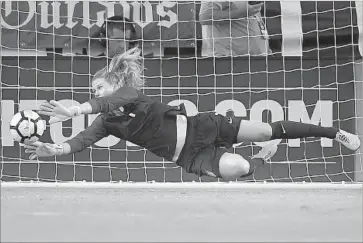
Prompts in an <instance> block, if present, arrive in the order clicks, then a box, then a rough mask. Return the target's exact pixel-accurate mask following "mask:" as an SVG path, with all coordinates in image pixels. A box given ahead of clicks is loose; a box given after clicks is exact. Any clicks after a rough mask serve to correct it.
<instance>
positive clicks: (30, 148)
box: [24, 116, 109, 159]
mask: <svg viewBox="0 0 363 243" xmlns="http://www.w3.org/2000/svg"><path fill="white" fill-rule="evenodd" d="M108 135H109V134H108V132H107V130H106V128H105V127H104V126H103V118H102V116H98V117H97V118H96V119H95V121H94V122H93V123H92V125H91V126H89V127H87V128H86V129H85V130H84V131H82V132H80V133H79V134H77V136H75V137H74V138H72V139H70V140H68V141H66V142H64V143H63V144H49V143H42V142H35V143H33V144H26V145H24V147H25V148H26V150H25V153H28V154H30V156H29V158H30V159H35V158H37V157H49V156H54V155H66V154H71V153H76V152H79V151H82V150H84V149H85V148H87V147H89V146H90V145H93V144H95V143H96V142H98V141H99V140H101V139H102V138H104V137H107V136H108Z"/></svg>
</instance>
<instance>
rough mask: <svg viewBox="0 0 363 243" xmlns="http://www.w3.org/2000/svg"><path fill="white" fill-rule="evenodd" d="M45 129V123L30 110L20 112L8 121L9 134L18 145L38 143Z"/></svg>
mask: <svg viewBox="0 0 363 243" xmlns="http://www.w3.org/2000/svg"><path fill="white" fill-rule="evenodd" d="M45 129H46V126H45V121H44V120H42V118H41V117H40V116H39V115H38V113H36V112H34V111H32V110H23V111H20V112H18V113H16V114H15V115H14V116H13V118H12V119H11V121H10V133H11V135H12V136H13V139H14V140H15V141H17V142H19V143H33V142H36V141H38V140H39V138H40V136H42V135H43V133H44V131H45Z"/></svg>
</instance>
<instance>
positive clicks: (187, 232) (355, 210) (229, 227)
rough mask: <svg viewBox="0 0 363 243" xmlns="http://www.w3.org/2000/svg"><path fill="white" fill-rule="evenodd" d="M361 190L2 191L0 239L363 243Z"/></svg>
mask: <svg viewBox="0 0 363 243" xmlns="http://www.w3.org/2000/svg"><path fill="white" fill-rule="evenodd" d="M362 194H363V193H362V189H307V190H305V189H303V190H297V189H236V188H233V189H195V188H194V189H193V188H189V189H182V188H175V189H137V188H134V189H132V188H124V189H122V188H108V189H107V188H103V189H102V188H98V189H97V188H21V187H20V188H7V187H6V188H5V187H2V188H1V241H2V242H10V241H15V242H20V241H26V242H31V241H36V242H40V241H46V242H52V241H57V242H65V241H72V242H77V241H88V242H90V241H97V242H100V241H103V242H106V241H107V242H111V241H118V242H120V241H128V242H130V241H138V242H140V241H149V242H152V241H153V242H161V241H204V242H212V241H224V242H226V241H229V242H231V241H250V242H251V241H268V242H276V241H279V242H281V241H290V242H291V241H298V242H308V241H311V242H319V241H320V242H332V241H336V242H362V241H363V236H362V235H363V233H362V229H363V223H362V215H363V212H362V211H363V210H362V197H363V195H362Z"/></svg>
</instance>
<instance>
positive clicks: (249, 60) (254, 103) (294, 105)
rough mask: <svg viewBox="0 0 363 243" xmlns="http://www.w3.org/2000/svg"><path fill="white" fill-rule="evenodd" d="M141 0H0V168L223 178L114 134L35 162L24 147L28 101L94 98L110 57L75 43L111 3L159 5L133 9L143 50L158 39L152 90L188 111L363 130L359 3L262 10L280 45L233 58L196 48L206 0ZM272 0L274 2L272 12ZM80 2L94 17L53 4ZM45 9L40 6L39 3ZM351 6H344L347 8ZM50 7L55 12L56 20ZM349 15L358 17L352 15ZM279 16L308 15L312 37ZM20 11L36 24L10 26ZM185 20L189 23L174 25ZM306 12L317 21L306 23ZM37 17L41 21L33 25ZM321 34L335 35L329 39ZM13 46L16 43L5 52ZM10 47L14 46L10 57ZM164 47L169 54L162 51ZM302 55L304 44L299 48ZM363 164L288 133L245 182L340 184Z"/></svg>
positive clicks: (246, 146)
mask: <svg viewBox="0 0 363 243" xmlns="http://www.w3.org/2000/svg"><path fill="white" fill-rule="evenodd" d="M139 3H140V2H137V3H134V4H133V3H127V4H126V3H124V4H123V6H121V5H120V4H115V3H112V4H113V5H112V4H111V5H112V6H111V5H110V4H109V5H107V4H106V5H105V4H103V5H102V4H98V3H97V2H92V3H90V5H89V6H88V10H87V5H84V4H85V3H84V2H82V3H80V2H78V3H77V4H74V5H72V4H70V2H54V3H53V5H50V4H49V2H45V1H44V2H30V1H28V3H27V2H23V3H22V4H20V3H19V4H14V3H4V2H0V5H1V9H0V11H1V13H0V14H1V20H2V21H1V23H0V24H1V25H0V37H1V36H2V37H3V38H0V40H1V42H0V43H1V48H2V49H1V50H2V53H1V54H2V55H1V58H0V59H1V60H0V74H1V78H0V85H1V96H0V97H1V111H0V127H1V130H0V133H1V138H0V166H1V167H0V170H1V181H2V182H4V184H5V182H14V181H21V182H30V181H33V182H70V183H73V184H74V185H83V184H82V183H81V184H78V182H83V181H84V182H94V183H106V184H107V183H108V184H110V185H111V184H113V183H116V184H117V185H120V184H123V183H119V182H141V183H143V184H140V185H144V184H145V182H147V183H146V184H147V185H149V184H148V183H150V182H160V183H169V182H184V183H189V182H193V181H194V182H196V183H198V182H209V183H215V182H218V181H219V180H217V179H213V178H208V177H198V176H196V175H192V174H188V173H186V172H185V171H183V170H182V169H181V168H180V167H178V166H177V165H176V164H175V163H172V162H170V161H165V160H163V159H161V158H159V157H157V156H155V155H153V154H152V153H150V152H148V151H146V150H145V149H143V148H141V147H139V146H137V145H135V144H132V143H130V142H127V141H122V140H120V139H118V138H115V137H112V136H110V137H108V138H105V139H103V140H101V141H99V142H97V143H96V144H95V145H94V146H91V147H89V148H87V149H85V150H84V151H82V152H80V153H76V154H73V155H66V156H57V157H51V158H42V159H39V160H34V161H30V160H29V159H28V155H27V154H25V152H24V148H22V147H20V146H19V145H18V144H17V143H15V142H14V141H13V140H12V138H11V135H10V132H9V129H8V124H9V121H10V119H11V117H12V116H13V115H14V114H15V113H16V112H18V111H19V110H23V109H35V108H36V106H37V105H38V104H39V103H41V102H42V101H44V100H51V99H55V100H59V101H60V102H61V103H62V104H64V105H71V104H74V102H75V103H77V102H78V103H82V102H85V101H88V100H89V99H90V98H92V93H91V90H90V81H91V79H92V75H94V74H95V72H96V71H97V70H99V69H100V68H102V67H104V66H105V65H107V58H105V57H94V56H90V55H89V54H87V53H86V54H85V53H81V54H77V55H76V54H74V53H73V54H71V55H70V54H69V50H72V47H73V46H72V45H76V43H78V41H79V40H80V39H86V40H88V41H90V39H89V37H88V36H89V34H90V32H91V30H93V29H92V28H91V27H90V25H91V24H95V25H96V24H97V23H98V24H99V23H102V21H101V20H100V19H97V17H99V16H101V15H102V13H101V12H102V11H104V13H107V14H109V13H110V11H111V10H113V11H116V12H117V11H120V9H123V10H124V9H127V8H129V10H130V11H131V10H132V11H134V10H135V9H137V8H138V7H140V8H142V9H144V10H145V9H148V8H149V9H151V12H150V13H151V14H150V15H147V16H144V17H145V18H146V17H147V18H146V19H142V18H141V19H137V17H135V16H134V15H131V16H133V17H134V18H135V19H134V20H135V22H136V25H137V26H138V30H139V31H140V30H143V32H142V33H143V34H142V40H143V42H144V44H145V45H144V46H143V48H147V46H148V45H149V48H151V49H153V50H155V49H159V51H158V52H157V53H158V55H155V56H144V57H143V62H144V64H145V67H146V70H145V73H144V75H145V78H146V80H147V86H146V87H145V88H144V89H143V92H144V93H145V94H147V95H149V96H150V97H152V98H153V99H156V100H158V101H160V102H163V103H165V104H170V105H178V104H180V103H181V102H183V103H184V104H185V106H186V109H187V113H188V115H195V114H197V113H198V112H217V113H220V114H226V113H227V111H228V110H230V109H232V110H233V111H234V113H235V115H236V116H239V117H243V118H244V119H248V120H258V121H265V122H267V121H277V120H290V121H301V122H307V123H312V124H317V125H318V124H320V125H322V126H332V125H333V126H336V127H338V128H342V129H345V130H347V131H350V132H354V133H357V134H358V135H359V136H360V137H361V138H362V134H363V131H362V128H363V127H362V118H363V113H362V111H363V105H362V100H363V85H362V63H361V61H358V60H357V59H358V58H356V57H357V56H359V53H357V54H356V50H357V49H358V46H359V44H360V43H357V42H356V39H357V38H356V37H357V33H358V31H359V26H358V25H357V21H356V19H357V14H356V10H355V9H356V8H355V6H354V5H353V4H352V2H349V3H336V4H335V3H333V4H331V6H330V5H328V7H329V6H330V9H325V10H326V11H325V10H324V11H322V10H321V8H319V6H318V4H316V3H312V4H310V3H304V4H305V5H304V6H303V5H301V9H298V8H299V4H294V8H297V9H295V10H296V11H293V14H298V16H294V18H288V16H287V18H282V15H283V14H284V15H288V14H289V11H288V10H289V9H286V8H283V12H282V13H280V14H277V15H276V16H270V15H269V14H266V16H267V17H266V18H265V19H264V20H265V21H266V22H267V27H268V31H269V34H270V38H271V42H270V43H271V48H272V50H273V51H274V55H271V56H257V57H256V56H251V55H246V56H243V57H233V58H229V57H223V58H217V57H205V56H201V55H200V54H199V53H200V52H199V51H200V50H199V49H195V47H198V48H199V45H200V42H201V38H202V28H201V26H200V25H199V22H198V19H197V18H196V15H197V9H198V8H197V7H196V6H197V3H196V2H192V3H191V2H187V3H186V2H175V3H174V2H173V3H168V4H169V5H167V4H166V3H163V4H164V5H160V4H161V3H159V5H158V4H154V5H153V4H151V3H150V2H148V1H145V2H143V5H138V4H139ZM269 4H270V3H268V2H266V9H267V10H268V9H269V6H268V5H269ZM274 4H276V3H274ZM358 5H359V4H358ZM73 7H74V9H73V10H74V11H73V13H74V14H75V13H79V14H83V16H86V15H85V14H84V13H85V12H82V11H85V9H86V10H87V11H89V13H90V15H89V16H88V17H89V18H90V19H89V21H90V22H87V19H85V18H86V17H85V18H83V19H76V18H75V19H72V18H59V19H57V18H56V16H54V15H52V12H50V10H52V11H53V10H54V11H58V10H59V11H65V12H60V13H61V14H60V15H59V16H67V15H66V13H67V11H70V12H72V11H71V10H72V8H73ZM35 10H36V11H38V12H39V14H35V12H31V11H35ZM47 10H48V12H47ZM106 10H107V11H109V12H107V11H106ZM267 10H266V11H267ZM78 11H80V12H78ZM92 11H93V12H92ZM105 11H106V12H105ZM163 11H164V12H163ZM31 13H33V14H31ZM53 13H54V12H53ZM135 13H137V11H136V12H133V14H135ZM141 13H142V11H141V12H140V14H141ZM164 13H165V15H164ZM166 13H167V14H166ZM326 13H329V14H330V15H329V16H327V15H326ZM353 13H354V14H353ZM27 14H28V15H27ZM341 14H346V15H344V16H343V17H344V18H342V15H341ZM43 15H44V16H47V17H48V15H50V16H52V17H53V18H49V19H48V18H45V17H44V16H43ZM29 16H31V17H29ZM57 16H58V15H57ZM59 16H58V17H59ZM70 16H73V15H70ZM303 16H304V18H303ZM139 17H140V16H139ZM175 17H177V18H176V19H175ZM285 17H286V16H285ZM320 17H321V18H323V17H324V19H325V20H326V19H331V20H332V21H331V22H321V23H320V24H319V25H318V24H317V23H315V22H314V21H316V20H317V19H319V18H320ZM37 18H39V19H37ZM348 18H349V19H354V21H347V19H348ZM281 19H282V20H283V21H288V20H289V19H293V22H294V24H302V25H303V26H302V27H301V26H300V28H299V33H300V34H301V36H300V37H301V38H302V39H303V40H304V42H300V41H290V40H288V38H287V37H286V36H284V34H286V33H290V34H291V33H293V32H294V31H293V29H291V26H290V27H289V23H284V24H280V26H279V21H280V20H281ZM20 20H22V21H25V20H27V21H29V23H28V24H27V25H24V26H21V28H19V30H18V29H15V28H11V26H15V25H19V23H17V22H16V21H20ZM175 20H178V21H179V22H175V23H174V22H173V21H175ZM333 20H334V21H333ZM336 20H339V21H341V22H337V21H336ZM343 20H344V21H343ZM14 21H15V22H14ZM47 21H48V22H47ZM304 21H308V23H310V24H307V25H305V24H306V22H304ZM276 23H277V25H276ZM312 23H313V24H312ZM35 24H39V26H37V28H35ZM73 25H74V26H73ZM281 25H282V26H281ZM71 26H73V27H72V28H74V29H72V28H71ZM85 26H86V27H85ZM87 26H88V27H87ZM172 26H173V28H174V29H173V28H171V27H172ZM271 26H272V27H271ZM276 26H277V27H276ZM77 28H78V29H77ZM314 28H315V29H314ZM319 28H322V29H319ZM282 29H283V31H282ZM78 30H79V31H80V32H77V31H78ZM300 30H301V31H302V30H305V32H301V31H300ZM361 33H362V32H361ZM144 34H145V36H144ZM4 35H5V38H4ZM315 35H316V36H315ZM291 36H292V35H289V36H288V37H291ZM300 37H299V38H300ZM45 40H46V41H45ZM282 40H284V42H283V43H282ZM314 40H315V42H316V41H317V40H318V41H317V43H315V44H314V45H312V46H304V45H303V44H309V41H314ZM320 40H325V41H326V42H327V43H328V44H327V45H323V44H321V43H320V42H319V41H320ZM347 40H349V41H348V42H347ZM359 40H360V41H361V38H360V39H359ZM339 41H342V43H340V42H339ZM276 43H277V44H276ZM278 43H280V44H281V43H282V44H283V45H289V44H288V43H295V44H296V45H301V46H299V49H294V48H290V47H291V46H288V47H289V48H288V47H287V46H286V47H285V48H284V50H285V52H286V53H288V54H286V53H284V51H283V50H282V49H281V46H278ZM46 44H48V45H49V44H50V45H51V47H53V49H51V50H50V51H49V52H48V56H47V53H46V52H44V50H45V49H44V48H45V47H46ZM62 45H63V47H65V48H62V49H67V51H64V52H63V51H59V50H55V49H54V47H57V48H61V47H62ZM290 45H291V44H290ZM168 48H169V49H168ZM173 48H174V49H173ZM175 48H176V49H177V50H178V51H177V52H171V51H170V50H174V51H175ZM186 48H187V49H188V48H189V49H190V48H192V49H193V50H194V51H193V52H187V54H185V53H184V54H183V53H182V51H181V50H185V49H186ZM4 49H9V50H11V52H5V51H4ZM287 50H289V51H287ZM297 50H298V51H297ZM6 53H7V54H8V56H4V54H6ZM9 53H11V55H10V54H9ZM29 53H33V55H29ZM62 53H67V54H65V55H62ZM161 53H164V56H159V54H161ZM168 53H169V54H168ZM292 53H298V54H294V55H296V56H294V55H293V54H292ZM285 54H286V55H285ZM300 54H301V56H300ZM72 100H74V101H72ZM72 102H73V103H72ZM94 119H95V115H86V116H80V117H77V118H74V119H72V120H71V121H67V122H63V123H62V124H54V125H51V126H49V127H48V129H47V131H46V133H45V135H44V136H43V137H42V138H41V140H42V141H44V142H51V143H62V142H64V141H66V140H67V139H69V138H71V137H74V136H75V135H76V134H77V133H79V132H80V131H82V130H83V129H85V128H86V127H88V126H89V125H90V124H91V123H92V121H93V120H94ZM262 145H263V143H243V144H239V145H236V146H235V147H233V148H232V149H231V151H232V152H235V153H239V154H241V155H243V156H251V155H253V154H256V153H257V151H258V150H259V149H260V147H261V146H262ZM362 173H363V159H362V150H361V151H358V152H357V153H354V152H351V151H348V150H347V149H346V148H344V147H342V146H340V145H339V144H337V143H336V142H334V141H333V140H329V139H317V138H309V139H290V140H281V141H280V143H279V149H278V152H277V153H276V155H275V156H274V158H273V160H272V161H271V162H270V163H267V164H266V165H265V166H264V167H263V168H261V169H260V170H259V171H257V172H256V173H255V174H254V175H252V176H250V177H248V178H246V179H244V180H243V181H245V182H255V183H257V184H258V183H261V184H258V185H265V184H264V182H280V183H293V184H294V185H300V184H301V185H305V184H304V182H305V183H306V182H314V183H322V182H326V183H331V184H332V185H333V184H334V185H335V183H341V182H344V183H352V182H356V181H362ZM241 181H242V180H241ZM73 184H72V185H73ZM130 184H133V183H130ZM151 184H153V183H151ZM199 184H203V183H199ZM7 185H9V184H7ZM14 185H18V184H16V183H15V184H14ZM29 185H34V184H32V183H29ZM68 185H71V184H68ZM100 185H101V184H100ZM188 185H189V184H188ZM191 185H194V184H191ZM210 185H212V184H210ZM218 185H219V184H218ZM227 185H228V184H227ZM317 185H318V184H317ZM339 185H340V184H339Z"/></svg>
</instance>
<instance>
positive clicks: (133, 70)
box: [92, 47, 145, 90]
mask: <svg viewBox="0 0 363 243" xmlns="http://www.w3.org/2000/svg"><path fill="white" fill-rule="evenodd" d="M140 53H141V51H140V49H139V48H137V47H135V48H132V49H130V50H128V51H126V52H124V53H121V54H117V55H115V56H114V57H113V58H112V60H111V62H110V64H109V65H108V66H106V67H104V68H102V69H101V70H99V71H98V72H97V73H96V74H95V76H94V77H93V79H92V80H95V79H98V78H104V79H105V80H106V81H107V82H109V83H111V84H115V85H117V86H118V87H123V86H129V87H133V88H135V89H138V90H139V89H141V88H142V87H144V85H145V80H144V77H143V71H144V65H143V63H142V57H141V56H140Z"/></svg>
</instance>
